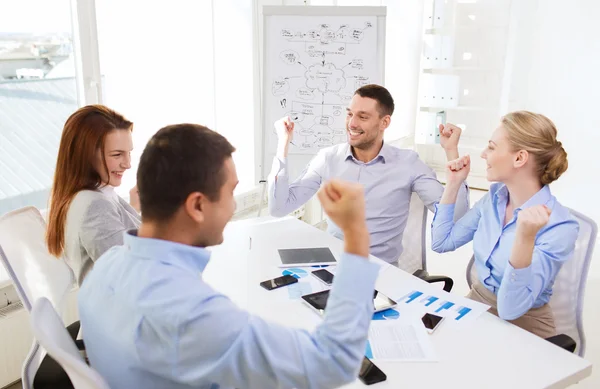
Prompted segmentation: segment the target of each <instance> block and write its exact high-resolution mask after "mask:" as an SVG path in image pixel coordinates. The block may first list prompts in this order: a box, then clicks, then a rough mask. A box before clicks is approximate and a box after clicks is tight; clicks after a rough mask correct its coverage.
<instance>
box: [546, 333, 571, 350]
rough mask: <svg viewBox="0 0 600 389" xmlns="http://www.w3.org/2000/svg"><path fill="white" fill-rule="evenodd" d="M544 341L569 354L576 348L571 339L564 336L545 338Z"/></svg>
mask: <svg viewBox="0 0 600 389" xmlns="http://www.w3.org/2000/svg"><path fill="white" fill-rule="evenodd" d="M546 340H547V341H548V342H550V343H553V344H555V345H557V346H558V347H560V348H563V349H565V350H567V351H568V352H571V353H573V352H575V347H577V343H576V342H575V341H574V340H573V338H571V337H570V336H569V335H565V334H559V335H555V336H551V337H549V338H546Z"/></svg>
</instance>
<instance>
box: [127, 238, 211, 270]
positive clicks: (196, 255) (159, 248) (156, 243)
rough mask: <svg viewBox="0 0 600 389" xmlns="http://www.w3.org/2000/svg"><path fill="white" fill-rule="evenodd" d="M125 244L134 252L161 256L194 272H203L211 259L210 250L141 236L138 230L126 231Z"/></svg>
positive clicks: (145, 256)
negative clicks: (138, 234)
mask: <svg viewBox="0 0 600 389" xmlns="http://www.w3.org/2000/svg"><path fill="white" fill-rule="evenodd" d="M124 245H125V246H126V247H127V248H128V249H129V250H130V251H131V252H132V254H134V255H136V256H139V257H142V258H145V259H154V258H160V261H161V262H164V263H168V264H171V265H174V266H178V267H182V268H184V269H186V270H190V271H194V272H203V271H204V268H205V267H206V265H208V261H209V260H210V251H208V250H207V249H205V248H204V247H194V246H189V245H186V244H182V243H176V242H171V241H169V240H161V239H152V238H140V237H138V236H137V230H130V231H127V232H126V233H125V238H124Z"/></svg>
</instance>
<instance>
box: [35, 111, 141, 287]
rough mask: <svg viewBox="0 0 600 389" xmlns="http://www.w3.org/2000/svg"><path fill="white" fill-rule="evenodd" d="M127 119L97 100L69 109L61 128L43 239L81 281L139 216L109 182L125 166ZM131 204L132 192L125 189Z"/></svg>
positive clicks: (128, 157)
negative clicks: (93, 103) (69, 111)
mask: <svg viewBox="0 0 600 389" xmlns="http://www.w3.org/2000/svg"><path fill="white" fill-rule="evenodd" d="M132 129H133V123H132V122H130V121H128V120H127V119H125V118H124V117H123V116H122V115H120V114H119V113H117V112H115V111H113V110H111V109H109V108H107V107H105V106H102V105H88V106H86V107H83V108H80V109H79V110H77V111H76V112H75V113H73V114H72V115H71V116H70V117H69V119H67V122H66V123H65V127H64V129H63V133H62V138H61V140H60V147H59V150H58V160H57V163H56V171H55V174H54V184H53V185H52V191H51V197H50V210H49V215H48V229H47V233H46V244H47V246H48V250H49V251H50V253H51V254H53V255H55V256H57V257H58V256H61V255H63V254H64V255H65V259H66V261H67V263H68V265H69V266H70V267H71V269H73V272H74V273H75V277H76V278H77V283H78V284H79V285H81V283H82V282H83V279H84V277H85V275H86V274H87V272H88V271H90V270H91V268H92V267H93V265H94V261H96V260H97V259H98V258H99V257H100V256H101V255H102V254H103V253H104V252H105V251H106V250H108V249H109V248H111V247H113V246H117V245H121V244H122V243H123V232H124V231H126V230H128V229H133V228H137V227H138V226H139V224H140V216H139V214H138V212H137V211H136V209H134V208H133V207H132V206H131V205H130V204H128V203H127V202H126V201H125V200H123V199H122V198H121V197H119V196H118V195H117V194H116V193H115V190H114V187H116V186H119V185H121V179H122V177H123V173H125V171H126V170H128V169H129V168H130V167H131V150H132V148H133V146H132V139H131V131H132ZM131 194H132V200H133V201H132V204H134V203H135V202H136V199H137V191H136V190H135V188H134V189H133V190H132V192H131Z"/></svg>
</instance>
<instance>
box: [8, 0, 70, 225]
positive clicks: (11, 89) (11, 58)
mask: <svg viewBox="0 0 600 389" xmlns="http://www.w3.org/2000/svg"><path fill="white" fill-rule="evenodd" d="M73 54H74V49H73V35H72V32H71V9H70V0H19V1H5V2H3V4H2V12H0V215H2V214H4V213H6V212H8V211H11V210H13V209H16V208H20V207H23V206H26V205H34V206H36V207H38V208H42V209H43V208H45V207H46V205H47V202H48V194H49V191H50V187H51V185H52V178H53V174H54V167H55V164H56V153H57V150H58V145H59V142H60V135H61V132H62V128H63V125H64V122H65V120H66V119H67V117H68V116H69V115H70V114H71V113H72V112H73V111H75V110H76V109H77V107H78V106H79V104H78V98H77V83H76V78H75V75H74V68H75V61H74V55H73Z"/></svg>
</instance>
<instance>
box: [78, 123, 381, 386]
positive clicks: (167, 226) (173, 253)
mask: <svg viewBox="0 0 600 389" xmlns="http://www.w3.org/2000/svg"><path fill="white" fill-rule="evenodd" d="M233 152H234V148H233V146H231V144H230V143H229V142H228V141H227V140H226V139H225V138H224V137H223V136H221V135H219V134H218V133H216V132H213V131H211V130H209V129H207V128H206V127H203V126H199V125H193V124H179V125H174V126H168V127H165V128H163V129H161V130H160V131H159V132H158V133H156V135H154V136H153V137H152V139H151V140H150V141H149V142H148V145H147V146H146V148H145V150H144V152H143V154H142V157H141V160H140V164H139V168H138V172H137V185H138V189H139V194H140V205H141V210H142V224H141V226H140V228H139V230H137V231H135V230H131V231H128V232H127V233H125V239H124V245H123V246H118V247H113V248H112V249H111V250H109V251H107V252H106V253H105V254H104V255H103V256H102V257H101V258H100V259H99V260H98V261H97V262H96V264H95V266H94V268H93V270H92V271H91V272H90V273H89V274H88V276H87V277H86V279H85V282H84V283H83V286H82V288H81V290H80V291H79V312H80V318H81V325H82V328H83V331H84V333H85V343H86V350H87V355H88V357H89V360H90V363H91V365H92V366H93V367H94V369H96V370H97V371H98V372H99V373H100V374H101V375H102V376H103V377H104V378H105V379H106V380H107V382H108V384H109V386H110V387H111V388H112V389H119V388H123V389H125V388H127V389H130V388H145V389H153V388H166V387H168V388H190V387H195V388H210V389H216V388H233V387H235V388H257V389H268V388H334V387H338V386H341V385H343V384H345V383H348V382H351V381H353V380H354V379H355V378H356V376H357V373H358V370H359V367H360V364H361V362H362V359H363V356H364V351H365V347H366V340H367V332H368V328H369V323H370V321H371V317H372V315H373V290H374V285H375V280H376V278H377V274H378V269H379V267H378V266H377V265H375V264H373V263H371V262H369V260H368V259H367V257H368V255H369V234H368V232H367V227H366V222H365V205H364V193H363V189H362V187H361V186H360V185H359V184H356V183H347V182H344V181H341V180H335V179H334V180H331V181H328V182H327V183H325V184H324V185H323V188H322V189H321V190H320V191H319V193H318V197H319V200H320V201H321V204H322V205H323V209H324V210H325V212H326V213H327V214H328V215H329V217H330V218H331V220H333V221H335V223H336V224H337V225H338V226H339V228H340V229H341V230H342V231H343V233H344V236H345V241H344V254H342V257H341V260H340V263H339V265H338V268H337V271H336V276H335V281H334V283H333V287H332V291H331V295H330V297H329V300H328V304H327V309H326V312H325V316H324V320H323V322H322V323H321V324H320V325H319V326H318V327H317V328H316V330H315V331H314V332H312V333H309V332H308V331H305V330H301V329H292V328H287V327H284V326H281V325H277V324H273V323H269V322H267V321H265V320H263V319H261V318H260V317H257V316H253V315H251V314H249V313H247V312H245V311H243V310H241V309H240V308H238V307H237V306H235V305H234V304H233V303H232V302H231V301H230V300H229V299H228V298H227V297H226V296H224V295H223V294H221V293H219V292H218V291H216V290H214V289H213V288H211V287H210V286H209V285H208V284H206V283H205V282H204V281H203V279H202V273H203V271H204V268H205V267H206V265H207V263H208V261H209V258H210V252H209V251H207V250H206V249H205V247H207V246H212V245H217V244H220V243H221V242H222V241H223V229H224V227H225V225H226V224H227V222H228V221H229V220H230V219H231V217H232V215H233V213H234V210H235V201H234V197H233V191H234V188H235V187H236V185H237V183H238V179H237V174H236V171H235V165H234V163H233V159H232V158H231V154H232V153H233Z"/></svg>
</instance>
